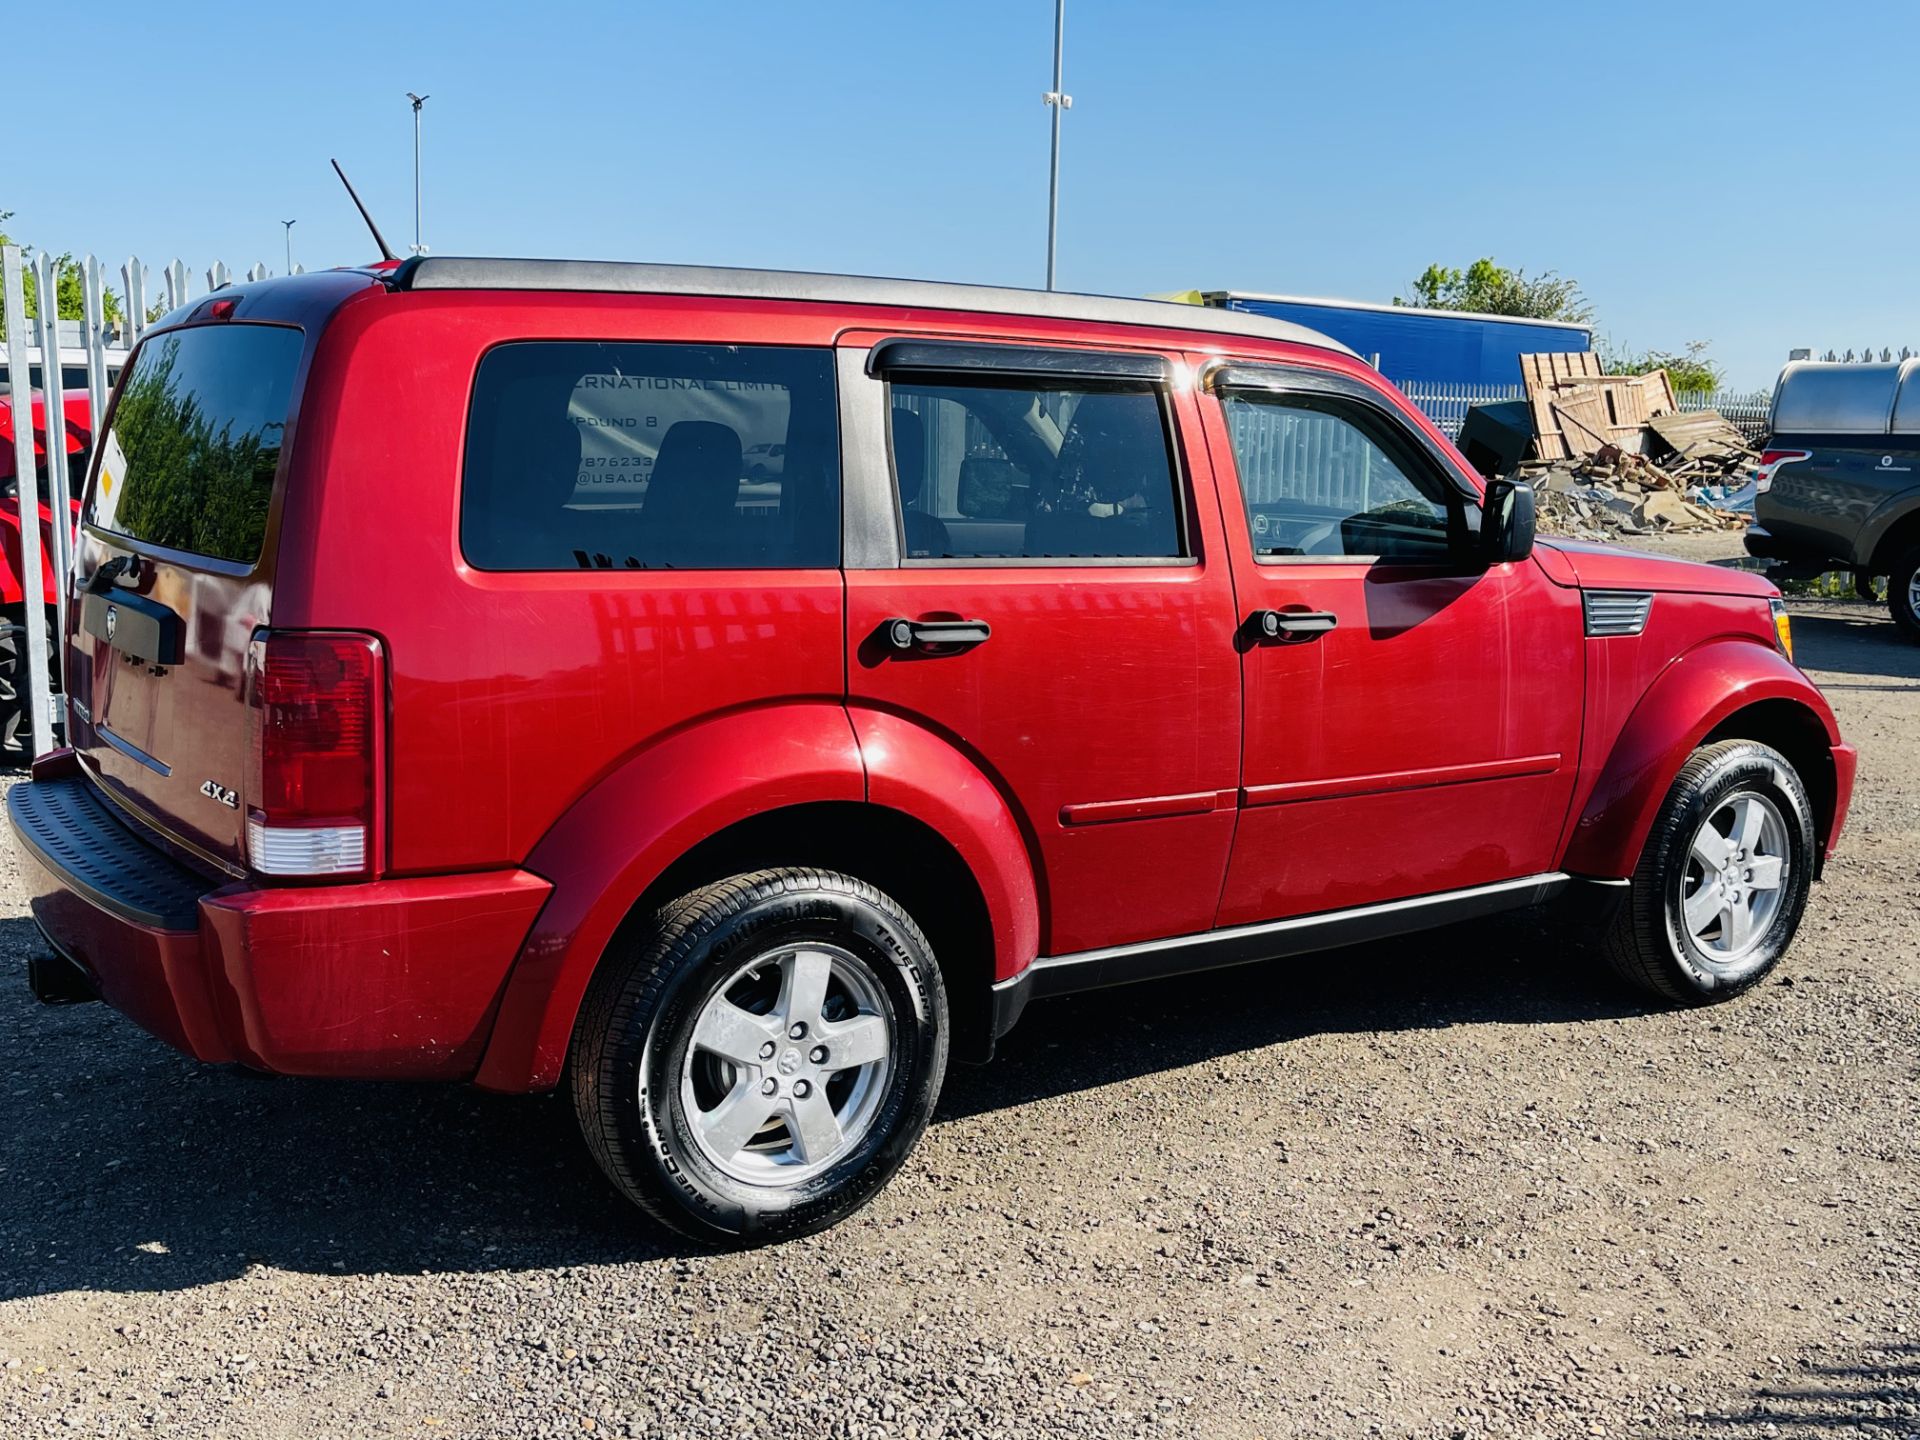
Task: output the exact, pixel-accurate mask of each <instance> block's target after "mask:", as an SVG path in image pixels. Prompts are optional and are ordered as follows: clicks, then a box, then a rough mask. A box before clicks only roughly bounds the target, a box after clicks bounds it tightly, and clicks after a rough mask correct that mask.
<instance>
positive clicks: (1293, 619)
mask: <svg viewBox="0 0 1920 1440" xmlns="http://www.w3.org/2000/svg"><path fill="white" fill-rule="evenodd" d="M1339 623H1340V617H1339V616H1338V615H1335V614H1333V613H1332V612H1331V611H1328V610H1256V611H1254V612H1253V614H1251V615H1249V616H1248V617H1247V633H1248V634H1249V635H1251V636H1252V637H1253V638H1254V639H1256V640H1283V641H1284V640H1312V639H1315V638H1317V637H1318V636H1321V635H1324V634H1326V633H1327V632H1328V631H1329V630H1331V629H1333V627H1334V626H1336V625H1338V624H1339Z"/></svg>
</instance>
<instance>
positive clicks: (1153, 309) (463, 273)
mask: <svg viewBox="0 0 1920 1440" xmlns="http://www.w3.org/2000/svg"><path fill="white" fill-rule="evenodd" d="M388 283H389V284H390V285H392V287H393V288H394V289H396V290H561V291H577V292H583V293H589V294H628V295H705V296H714V297H724V298H742V299H752V300H811V301H821V302H826V303H829V304H836V305H886V306H897V307H902V308H912V309H917V310H972V311H982V312H985V313H989V314H1001V315H1024V316H1032V317H1036V318H1040V319H1047V320H1085V321H1091V322H1094V323H1097V324H1103V325H1142V326H1151V327H1153V328H1154V329H1158V330H1198V331H1206V332H1209V333H1212V334H1218V335H1231V336H1241V337H1245V338H1247V339H1252V340H1281V341H1286V342H1289V343H1291V344H1295V345H1312V346H1314V347H1316V348H1318V349H1321V350H1331V351H1334V352H1335V353H1337V354H1340V355H1349V356H1353V355H1354V352H1353V351H1351V350H1349V349H1348V348H1347V347H1346V346H1344V345H1342V344H1341V343H1340V342H1339V341H1338V340H1334V339H1332V338H1330V337H1328V336H1326V335H1322V334H1321V333H1320V332H1319V331H1318V330H1309V329H1308V328H1307V327H1306V326H1304V325H1295V324H1292V323H1291V322H1289V321H1286V320H1271V319H1268V318H1266V317H1264V316H1260V315H1250V314H1248V313H1246V312H1245V311H1240V310H1222V309H1216V308H1214V307H1213V306H1209V305H1183V304H1180V303H1178V302H1175V301H1170V300H1133V299H1125V298H1121V297H1118V296H1111V295H1070V294H1064V293H1062V292H1060V291H1048V290H1015V289H1002V288H1000V287H998V286H992V285H953V284H948V283H946V282H944V281H934V280H885V279H879V278H874V277H868V276H861V275H816V274H812V273H810V272H807V271H797V270H735V269H729V268H726V267H722V266H714V265H646V264H639V263H635V262H631V261H623V260H484V259H465V258H461V257H458V256H450V255H448V256H443V255H430V256H422V257H420V258H417V259H413V260H408V261H406V262H405V263H404V264H402V265H401V266H400V268H399V269H398V270H395V271H393V272H392V274H391V276H390V277H389V280H388ZM1354 358H1356V359H1357V358H1359V357H1358V356H1354Z"/></svg>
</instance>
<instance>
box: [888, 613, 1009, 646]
mask: <svg viewBox="0 0 1920 1440" xmlns="http://www.w3.org/2000/svg"><path fill="white" fill-rule="evenodd" d="M880 633H881V635H882V636H884V637H885V639H886V642H887V648H888V649H889V650H892V651H893V652H895V653H896V654H900V655H906V654H911V653H914V652H916V651H917V652H920V653H922V654H938V655H957V654H959V653H960V651H962V650H971V649H972V648H973V647H974V646H975V645H984V644H986V643H987V638H988V637H989V636H990V635H992V634H993V630H992V628H991V627H989V626H988V624H987V622H986V621H984V620H907V619H904V618H902V619H895V620H886V621H883V622H881V625H880Z"/></svg>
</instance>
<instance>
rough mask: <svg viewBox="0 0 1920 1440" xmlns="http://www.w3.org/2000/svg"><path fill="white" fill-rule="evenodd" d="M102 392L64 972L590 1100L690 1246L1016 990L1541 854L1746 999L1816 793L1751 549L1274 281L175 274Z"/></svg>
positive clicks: (972, 1040)
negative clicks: (1595, 486)
mask: <svg viewBox="0 0 1920 1440" xmlns="http://www.w3.org/2000/svg"><path fill="white" fill-rule="evenodd" d="M109 425H110V434H109V436H108V438H107V439H106V441H105V442H104V443H103V444H102V446H101V447H100V450H101V453H100V456H99V457H98V459H97V460H96V462H95V464H94V466H93V471H92V474H91V475H90V477H89V484H88V488H87V493H86V499H85V511H84V517H83V526H82V534H81V538H80V541H79V544H78V561H77V566H76V570H75V574H74V577H73V595H72V604H71V607H70V614H71V616H72V617H73V618H72V620H71V622H70V633H69V634H68V635H67V636H66V637H65V639H66V646H67V656H66V662H67V667H68V668H67V674H68V675H69V677H70V679H69V695H70V704H71V712H72V713H71V717H70V724H71V731H70V733H71V735H72V736H73V740H74V745H73V748H72V749H71V750H68V751H61V752H57V753H55V754H53V755H51V756H48V757H45V758H43V759H42V760H41V761H40V762H39V763H37V764H36V765H35V767H34V771H33V778H32V780H31V782H30V783H25V784H21V785H19V786H16V787H15V788H14V789H13V790H12V792H11V793H10V795H9V799H8V805H9V809H10V811H11V815H12V822H13V827H14V831H15V834H16V836H17V837H18V840H19V842H20V844H21V846H22V848H23V850H24V852H25V854H26V857H27V862H28V864H27V869H28V873H29V876H30V882H29V883H30V885H31V887H32V894H33V900H32V905H33V911H34V915H35V917H36V919H37V920H38V921H39V924H40V927H41V928H42V929H43V930H44V931H45V933H46V936H47V939H48V940H49V941H50V942H51V946H52V950H53V952H55V953H53V954H50V955H46V956H44V957H42V958H41V959H40V960H39V961H37V962H36V963H35V964H34V966H33V968H32V976H33V983H34V984H35V986H36V988H37V990H38V991H39V993H40V994H41V995H42V997H43V998H47V999H78V998H89V997H91V996H93V995H96V994H97V995H99V996H100V997H102V998H104V999H106V1000H107V1001H108V1002H109V1003H111V1004H112V1005H114V1006H116V1007H118V1008H119V1009H121V1010H123V1011H124V1012H126V1013H127V1014H128V1015H130V1016H131V1017H132V1018H133V1019H134V1020H136V1021H137V1022H138V1023H140V1024H141V1025H143V1026H145V1027H146V1028H148V1029H149V1030H151V1031H152V1032H154V1033H155V1034H156V1035H159V1036H160V1037H162V1038H163V1039H165V1040H168V1041H169V1042H171V1043H173V1044H174V1045H177V1046H179V1047H181V1048H182V1049H184V1050H186V1051H188V1052H190V1053H191V1054H193V1055H196V1056H198V1057H200V1058H201V1059H203V1060H208V1061H237V1062H239V1063H241V1064H244V1065H249V1066H254V1067H257V1068H259V1069H262V1070H269V1071H275V1072H279V1073H282V1074H295V1075H326V1076H368V1077H381V1078H396V1077H405V1078H411V1079H422V1080H465V1081H471V1082H472V1083H474V1084H477V1085H480V1086H482V1087H485V1088H487V1089H492V1090H502V1091H529V1090H541V1089H547V1088H551V1087H553V1086H556V1085H560V1084H562V1083H565V1084H567V1085H569V1086H570V1087H571V1089H572V1093H573V1096H574V1100H575V1104H576V1106H577V1108H578V1111H579V1117H580V1121H581V1124H582V1128H583V1129H584V1131H585V1134H586V1138H587V1143H588V1144H589V1146H590V1147H591V1148H592V1150H593V1152H594V1154H595V1156H596V1157H597V1158H598V1160H599V1162H600V1164H601V1165H602V1166H603V1167H604V1168H605V1170H606V1172H607V1174H608V1175H609V1176H610V1177H611V1178H612V1180H613V1182H614V1183H615V1184H616V1185H617V1186H618V1187H619V1188H620V1189H621V1190H623V1191H624V1192H625V1193H626V1194H627V1195H628V1196H630V1197H631V1198H632V1199H633V1200H635V1201H637V1202H638V1203H639V1204H640V1205H642V1206H643V1207H645V1208H646V1209H647V1210H648V1211H649V1212H650V1213H652V1214H653V1215H655V1216H656V1217H658V1218H659V1219H661V1220H663V1221H665V1222H666V1223H668V1224H670V1225H673V1226H675V1227H678V1228H679V1229H681V1230H683V1231H686V1232H688V1233H690V1234H692V1235H695V1236H698V1237H703V1238H706V1239H710V1240H713V1239H718V1240H726V1239H729V1238H758V1239H766V1238H775V1237H781V1236H789V1235H794V1234H799V1233H803V1232H806V1231H809V1230H813V1229H816V1228H818V1227H820V1226H823V1225H826V1224H829V1223H831V1222H832V1221H834V1220H836V1219H838V1218H840V1217H841V1216H844V1215H846V1214H847V1213H848V1212H849V1211H851V1210H853V1209H854V1208H855V1207H857V1206H858V1205H860V1204H861V1203H862V1202H864V1201H865V1200H866V1199H868V1198H869V1197H870V1196H872V1195H873V1194H874V1193H875V1191H877V1190H878V1189H879V1187H880V1186H881V1185H883V1184H884V1183H885V1182H886V1180H887V1178H888V1177H889V1176H890V1175H891V1174H892V1172H893V1171H894V1170H895V1169H896V1168H897V1167H898V1166H899V1165H900V1163H901V1162H902V1160H903V1158H904V1157H905V1155H906V1153H907V1152H908V1150H909V1149H910V1148H911V1147H912V1146H913V1144H914V1143H915V1141H916V1140H917V1139H918V1137H919V1135H920V1133H921V1131H922V1130H923V1129H924V1127H925V1126H926V1124H927V1119H928V1116H929V1114H930V1113H931V1112H932V1110H933V1107H934V1102H935V1098H936V1096H937V1095H938V1093H939V1089H940V1084H941V1079H942V1075H943V1072H944V1070H945V1068H946V1064H947V1060H948V1056H949V1053H950V1052H951V1053H953V1054H956V1055H959V1056H962V1057H966V1058H975V1059H979V1058H985V1057H986V1056H987V1055H989V1054H990V1053H991V1051H992V1049H993V1045H994V1042H995V1039H996V1037H998V1036H1000V1035H1001V1034H1003V1033H1005V1032H1006V1030H1007V1029H1008V1027H1009V1026H1011V1025H1012V1024H1013V1023H1014V1021H1015V1019H1016V1018H1017V1017H1018V1016H1019V1015H1020V1013H1021V1010H1022V1009H1023V1007H1024V1006H1025V1005H1026V1004H1027V1002H1028V1000H1029V999H1031V998H1032V997H1033V996H1036V995H1056V994H1060V993H1062V992H1067V991H1074V990H1080V989H1085V988H1087V987H1090V986H1098V985H1109V984H1115V983H1119V982H1124V981H1130V980H1138V979H1144V978H1147V977H1149V976H1169V975H1179V974H1185V973H1188V972H1191V971H1196V970H1201V969H1205V968H1208V967H1211V966H1218V965H1227V964H1233V963H1236V962H1240V961H1248V960H1258V959H1265V958H1269V957H1276V956H1285V955H1299V954H1304V953H1308V952H1313V951H1318V950H1324V949H1326V948H1328V947H1331V946H1336V945H1341V944H1346V943H1349V942H1352V941H1356V940H1362V939H1377V938H1379V937H1382V936H1394V935H1401V934H1405V933H1408V932H1411V931H1416V930H1420V929H1423V928H1426V927H1430V926H1434V925H1438V924H1441V923H1443V922H1447V921H1453V920H1459V919H1462V918H1464V917H1471V916H1479V915H1485V914H1488V913H1490V912H1494V911H1501V910H1509V909H1513V908H1516V907H1521V906H1530V905H1535V904H1538V903H1540V902H1543V901H1546V900H1548V899H1550V898H1553V897H1556V896H1562V895H1566V896H1572V895H1575V894H1584V895H1588V896H1591V897H1594V898H1596V899H1598V900H1600V901H1604V902H1608V903H1607V906H1606V910H1607V913H1608V918H1607V919H1606V920H1605V921H1604V924H1603V928H1602V930H1601V934H1602V935H1603V937H1604V939H1603V945H1604V948H1605V950H1606V951H1607V952H1608V953H1609V954H1610V956H1611V957H1612V959H1613V961H1614V962H1615V963H1616V964H1617V965H1618V966H1619V967H1620V969H1621V970H1623V971H1624V972H1625V973H1626V974H1627V975H1628V976H1629V977H1631V978H1632V979H1633V980H1635V981H1637V982H1639V983H1640V984H1641V985H1643V986H1645V987H1646V988H1647V989H1649V990H1651V991H1653V992H1654V993H1655V994H1657V995H1659V996H1662V997H1664V998H1666V999H1668V1000H1671V1001H1675V1002H1679V1003H1683V1004H1685V1003H1697V1002H1703V1001H1712V1000H1719V999H1722V998H1724V997H1727V996H1730V995H1734V994H1737V993H1739V992H1740V991H1741V990H1744V989H1746V988H1748V987H1749V986H1751V985H1753V984H1754V983H1755V982H1756V981H1757V980H1758V979H1759V978H1760V977H1761V976H1762V975H1764V974H1765V973H1766V972H1767V971H1768V969H1769V968H1770V967H1771V966H1772V965H1774V963H1775V962H1776V961H1777V960H1778V959H1779V957H1780V955H1781V952H1782V951H1783V950H1784V949H1785V948H1786V946H1787V944H1788V942H1789V940H1790V939H1791V938H1792V936H1793V933H1794V929H1795V927H1796V926H1797V924H1798V923H1799V920H1800V917H1801V913H1802V911H1803V909H1804V907H1805V904H1806V899H1807V893H1808V887H1809V885H1810V884H1811V882H1812V881H1813V880H1814V879H1815V878H1816V876H1817V875H1818V873H1819V870H1820V868H1821V865H1822V863H1823V861H1824V859H1825V857H1826V856H1827V855H1828V853H1829V852H1830V851H1831V849H1832V847H1833V844H1834V841H1835V838H1836V837H1837V836H1838V834H1839V832H1840V828H1841V825H1842V822H1843V820H1844V818H1845V815H1846V810H1847V801H1848V796H1849V793H1850V791H1851V788H1852V782H1853V774H1854V751H1853V750H1852V748H1851V747H1849V746H1848V745H1846V744H1844V743H1842V741H1841V739H1840V735H1839V732H1838V730H1837V729H1836V727H1835V724H1834V719H1833V715H1832V713H1831V711H1830V710H1829V709H1828V708H1827V706H1826V704H1825V703H1824V702H1823V700H1822V699H1821V697H1820V694H1819V693H1818V691H1817V690H1816V689H1815V688H1814V687H1813V685H1811V684H1810V683H1809V682H1808V681H1807V679H1806V677H1805V676H1803V675H1802V674H1801V673H1800V671H1799V670H1798V669H1796V668H1795V666H1794V664H1793V662H1792V660H1791V658H1790V654H1789V637H1788V633H1787V626H1786V620H1785V616H1784V614H1783V612H1782V610H1781V607H1780V603H1779V600H1778V597H1777V595H1776V592H1775V591H1774V590H1773V588H1772V587H1771V586H1769V585H1767V584H1766V583H1765V582H1763V581H1761V580H1759V579H1756V578H1754V577H1753V576H1750V575H1746V574H1741V573H1738V572H1734V571H1728V570H1720V569H1711V568H1707V567H1704V566H1699V565H1691V564H1683V563H1678V562H1674V561H1670V560H1663V559H1655V558H1650V557H1647V556H1644V555H1631V554H1626V553H1622V552H1618V551H1612V550H1607V549H1604V548H1600V547H1596V546H1588V545H1577V544H1571V543H1567V542H1564V541H1541V542H1539V543H1537V544H1536V543H1535V541H1534V538H1533V507H1532V495H1531V493H1530V492H1529V491H1528V490H1527V489H1526V488H1525V487H1523V486H1518V485H1513V484H1495V485H1493V486H1490V487H1487V488H1486V489H1485V490H1484V491H1483V488H1482V485H1481V482H1480V481H1479V480H1477V479H1476V478H1475V476H1474V474H1473V471H1472V470H1471V469H1469V468H1468V467H1467V466H1466V465H1465V464H1464V463H1463V462H1462V460H1461V458H1460V456H1459V455H1458V453H1457V452H1456V451H1455V450H1454V449H1453V447H1452V446H1451V445H1449V444H1448V443H1447V442H1446V440H1445V439H1443V438H1442V437H1441V435H1440V434H1439V433H1438V432H1437V431H1436V430H1435V429H1434V427H1433V426H1432V425H1430V424H1429V423H1427V421H1426V420H1425V419H1423V418H1422V417H1421V416H1420V415H1419V414H1418V413H1417V412H1416V411H1415V410H1413V409H1412V408H1410V407H1409V406H1408V404H1407V403H1406V401H1405V400H1404V399H1403V398H1402V397H1401V396H1400V395H1399V394H1398V393H1397V392H1396V391H1395V390H1393V389H1392V388H1391V387H1390V386H1388V385H1386V384H1384V383H1383V382H1382V381H1381V380H1380V378H1379V377H1378V376H1377V375H1375V374H1374V373H1373V371H1371V370H1370V369H1368V367H1367V366H1366V365H1365V364H1363V363H1361V362H1360V361H1359V360H1358V359H1357V358H1356V357H1355V356H1353V355H1352V354H1351V353H1349V352H1348V351H1346V350H1345V349H1343V348H1342V347H1340V346H1339V345H1337V344H1335V343H1333V342H1331V341H1329V340H1327V339H1325V338H1323V337H1321V336H1318V335H1316V334H1313V333H1312V332H1309V331H1305V330H1301V329H1298V328H1295V327H1293V326H1290V325H1286V324H1283V323H1280V322H1276V321H1270V320H1263V319H1260V318H1258V317H1254V316H1250V315H1244V314H1238V313H1234V312H1229V311H1216V310H1207V309H1199V308H1190V307H1186V306H1180V305H1173V304H1164V303H1155V302H1143V301H1130V300H1108V299H1090V298H1085V297H1074V296H1064V295H1052V294H1036V293H1029V292H1022V291H1005V290H990V289H976V288H970V287H960V286H947V285H931V284H918V283H904V282H895V281H885V280H860V279H848V278H839V277H832V276H814V275H783V274H769V273H757V272H740V271H725V270H704V269H681V268H672V267H659V266H641V265H616V264H575V263H564V262H549V261H511V260H506V261H502V260H462V259H452V258H439V257H434V258H428V259H416V260H409V261H407V262H406V263H404V264H401V265H399V266H398V267H395V268H380V269H375V270H362V271H338V272H333V273H330V274H324V275H309V276H304V277H296V278H291V279H283V280H274V281H268V282H264V283H260V284H250V285H246V286H243V287H240V288H236V289H231V290H223V291H220V292H218V293H217V294H215V295H214V296H212V297H210V298H208V299H205V300H202V301H200V302H198V303H197V304H195V305H194V306H193V307H192V308H191V309H190V310H186V311H183V312H181V313H179V314H177V315H175V316H173V317H171V318H170V319H169V320H168V321H166V322H165V323H163V324H162V325H161V326H159V327H157V328H156V329H154V330H151V331H149V332H148V334H147V335H146V337H145V338H144V339H143V340H142V342H141V344H140V347H139V350H138V351H137V353H136V354H135V355H134V357H133V359H132V361H131V364H130V366H129V369H128V371H127V374H126V375H125V377H124V378H123V380H122V382H121V384H120V386H119V387H118V390H117V393H116V397H115V400H114V403H113V407H112V411H111V415H110V420H109ZM776 446H777V447H781V448H780V451H779V453H780V455H781V463H780V465H779V466H778V467H777V468H774V467H769V466H764V465H763V466H760V467H759V468H758V470H757V471H756V470H755V468H754V467H753V465H752V462H751V460H750V458H749V457H752V456H756V455H758V456H765V455H767V454H770V453H773V452H772V450H771V448H770V447H776Z"/></svg>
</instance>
